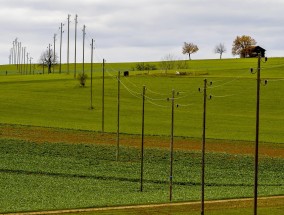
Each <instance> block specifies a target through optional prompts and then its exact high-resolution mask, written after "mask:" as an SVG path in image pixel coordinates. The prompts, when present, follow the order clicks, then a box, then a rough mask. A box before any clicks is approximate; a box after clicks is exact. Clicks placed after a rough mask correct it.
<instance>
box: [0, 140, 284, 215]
mask: <svg viewBox="0 0 284 215" xmlns="http://www.w3.org/2000/svg"><path fill="white" fill-rule="evenodd" d="M0 143H1V144H0V147H1V150H0V157H1V163H0V172H1V174H0V184H1V195H0V208H1V212H2V213H3V212H16V211H37V210H54V209H70V208H87V207H105V206H115V205H135V204H149V203H163V202H168V200H169V185H168V183H169V182H168V178H169V152H168V151H167V150H162V149H147V150H146V151H145V166H144V168H145V172H144V180H145V182H144V192H142V193H141V192H140V191H139V188H140V160H139V150H138V149H135V148H132V147H121V156H120V160H119V162H116V161H115V147H114V146H103V145H93V144H71V145H70V144H64V143H57V144H54V143H53V144H51V143H41V144H38V143H32V142H26V141H20V140H9V139H1V142H0ZM174 158H175V160H174V187H173V199H174V201H175V202H179V201H196V200H199V199H200V186H201V185H200V172H201V169H200V160H201V157H200V153H197V152H186V151H175V154H174ZM206 163H207V166H206V190H205V193H206V199H207V200H210V199H227V198H243V197H252V195H253V157H252V156H246V155H230V154H224V153H207V156H206ZM283 165H284V161H283V159H280V158H268V157H262V158H261V161H260V170H259V171H260V173H259V177H260V178H259V195H260V196H270V195H283V194H284V185H283V180H282V179H283V177H284V175H283V174H284V173H283V171H282V168H283Z"/></svg>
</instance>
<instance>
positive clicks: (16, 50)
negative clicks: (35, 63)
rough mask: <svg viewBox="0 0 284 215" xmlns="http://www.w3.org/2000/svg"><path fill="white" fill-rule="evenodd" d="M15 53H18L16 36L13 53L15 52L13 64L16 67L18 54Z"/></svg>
mask: <svg viewBox="0 0 284 215" xmlns="http://www.w3.org/2000/svg"><path fill="white" fill-rule="evenodd" d="M17 53H18V38H16V39H15V53H14V54H15V65H16V66H17V68H18V65H17V59H18V58H17V57H18V54H17Z"/></svg>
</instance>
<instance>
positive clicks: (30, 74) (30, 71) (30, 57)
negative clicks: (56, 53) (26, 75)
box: [30, 57, 33, 75]
mask: <svg viewBox="0 0 284 215" xmlns="http://www.w3.org/2000/svg"><path fill="white" fill-rule="evenodd" d="M32 59H33V58H32V57H30V75H31V74H32Z"/></svg>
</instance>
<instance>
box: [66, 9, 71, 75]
mask: <svg viewBox="0 0 284 215" xmlns="http://www.w3.org/2000/svg"><path fill="white" fill-rule="evenodd" d="M70 16H71V15H70V14H68V18H67V74H69V29H70Z"/></svg>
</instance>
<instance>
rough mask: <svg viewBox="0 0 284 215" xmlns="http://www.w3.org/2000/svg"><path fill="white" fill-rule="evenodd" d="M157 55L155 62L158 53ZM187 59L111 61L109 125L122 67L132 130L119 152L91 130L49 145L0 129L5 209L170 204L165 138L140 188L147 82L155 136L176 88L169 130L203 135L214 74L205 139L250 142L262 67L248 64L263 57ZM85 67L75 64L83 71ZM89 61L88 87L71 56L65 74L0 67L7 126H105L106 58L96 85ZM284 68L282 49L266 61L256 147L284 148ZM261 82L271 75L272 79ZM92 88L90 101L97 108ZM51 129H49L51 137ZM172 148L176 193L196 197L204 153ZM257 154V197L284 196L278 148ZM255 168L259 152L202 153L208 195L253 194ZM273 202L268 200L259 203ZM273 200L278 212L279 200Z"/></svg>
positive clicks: (126, 123)
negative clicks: (81, 137)
mask: <svg viewBox="0 0 284 215" xmlns="http://www.w3.org/2000/svg"><path fill="white" fill-rule="evenodd" d="M150 64H152V65H155V66H156V67H157V68H158V69H159V67H160V63H159V62H150ZM187 64H188V68H187V69H175V70H170V71H163V70H150V71H136V70H135V66H136V63H120V64H119V63H117V64H111V63H109V64H106V72H105V105H104V107H105V108H104V111H105V118H104V130H105V134H106V135H107V134H113V133H115V132H116V131H117V117H118V111H117V107H118V104H117V95H118V80H117V75H118V71H121V79H120V82H119V83H120V87H121V91H120V113H119V116H120V117H119V118H120V133H124V134H127V135H128V136H129V137H128V138H127V142H129V144H128V145H124V146H121V157H120V160H119V161H118V162H117V161H115V153H116V148H115V146H114V145H111V144H110V145H103V144H96V141H97V140H96V139H94V144H93V143H92V144H87V143H84V142H83V141H82V142H80V141H78V142H76V143H75V144H70V143H65V142H52V143H49V142H44V143H43V141H40V140H39V141H34V142H33V141H32V140H26V139H24V138H22V139H21V137H19V136H20V135H19V136H17V138H16V137H15V138H14V137H10V136H9V137H6V136H5V135H6V133H5V135H4V132H3V133H1V132H0V159H1V162H0V187H1V191H0V192H1V193H0V213H7V212H19V211H37V210H39V211H41V210H55V209H70V208H88V207H106V206H117V205H136V204H149V203H150V204H151V203H166V202H169V184H168V183H169V151H168V150H167V149H165V148H157V147H155V144H158V143H157V142H155V141H153V142H152V143H151V147H148V148H146V151H145V183H144V189H145V190H144V192H140V191H139V188H140V184H139V183H140V178H139V176H140V151H139V150H138V148H137V146H135V147H134V145H133V147H132V145H131V141H132V139H131V138H132V135H136V136H137V135H140V133H141V124H142V122H141V121H142V120H141V119H142V96H141V93H142V88H143V86H146V88H147V89H146V100H145V134H146V135H147V136H148V137H153V136H155V137H157V138H162V139H165V138H168V137H169V136H170V134H171V119H172V109H171V108H172V103H171V99H169V98H171V96H172V90H173V89H174V90H175V92H176V94H175V100H174V103H175V108H174V135H175V136H176V137H179V138H180V139H183V138H184V140H185V142H186V143H185V144H190V143H191V142H190V141H188V140H189V139H190V140H196V141H199V140H201V137H202V120H203V119H202V116H203V93H202V91H203V85H204V79H207V80H208V82H209V83H210V82H212V85H208V86H207V93H208V99H207V109H206V111H207V124H206V138H207V139H208V142H209V144H212V143H213V142H214V141H217V142H218V141H223V142H227V144H228V147H229V146H230V144H231V145H233V144H232V143H233V142H234V141H235V143H234V144H237V143H238V142H243V143H242V145H243V146H244V145H245V144H248V146H252V145H253V141H254V139H255V118H256V74H251V71H250V68H254V71H256V66H257V59H224V60H194V61H188V62H187ZM70 68H73V65H71V66H70ZM81 68H82V65H78V71H81V70H82V69H81ZM85 68H86V73H87V74H88V76H89V79H88V80H87V83H86V87H80V86H79V81H78V80H76V79H74V74H73V70H72V69H71V70H70V73H69V74H68V73H67V72H66V65H63V70H62V73H61V74H59V73H58V68H55V73H52V74H46V72H47V71H45V73H44V74H43V71H42V68H41V67H37V66H33V65H32V70H31V72H28V74H23V73H22V74H21V72H19V70H17V68H16V67H15V66H12V65H2V66H0V86H1V93H0V125H1V129H2V128H5V127H6V130H7V132H9V129H10V128H11V127H13V126H15V127H16V126H18V125H21V126H23V127H38V128H44V129H46V130H47V128H55V129H58V130H62V131H64V130H68V131H70V132H71V131H72V130H73V131H82V132H94V133H96V134H100V133H99V132H101V130H102V83H103V78H102V66H101V64H100V63H96V64H95V66H94V74H93V79H92V83H93V88H91V80H90V76H91V74H90V64H86V67H85ZM283 69H284V58H271V59H268V61H267V62H266V63H261V78H262V83H263V84H262V85H261V93H260V96H261V98H260V137H259V139H260V142H261V143H260V144H261V145H260V147H262V146H265V147H267V148H269V149H271V150H275V151H277V150H280V151H281V150H283V147H284V144H283V143H284V135H283V130H284V97H283V94H284V82H283V81H284V70H283ZM6 71H7V72H6ZM71 71H72V72H71ZM124 71H129V76H128V77H124V76H123V72H124ZM177 72H180V73H182V74H184V75H177V74H176V73H177ZM265 80H268V82H267V84H266V85H265V84H264V83H265ZM264 85H265V86H264ZM199 88H200V89H201V90H200V91H201V92H200V91H199ZM91 91H92V94H93V98H92V104H93V107H94V108H93V109H91V108H90V107H91V98H90V95H91ZM209 98H211V99H209ZM9 126H10V127H9ZM49 131H50V130H48V131H47V132H46V134H45V135H56V132H55V133H49ZM42 139H45V138H44V137H42ZM155 140H156V139H155ZM157 140H158V139H157ZM112 141H113V140H112ZM200 142H201V141H200ZM72 143H73V142H72ZM97 143H99V142H97ZM278 154H279V153H278ZM174 158H175V159H174V187H173V199H174V202H183V201H198V200H200V189H201V188H200V186H201V180H200V179H201V154H200V151H198V150H195V151H189V150H183V149H179V150H175V152H174ZM259 162H260V169H259V171H260V172H259V195H260V196H277V195H284V181H283V178H284V171H283V166H284V159H283V156H282V155H281V156H275V157H273V156H272V157H268V156H261V157H260V161H259ZM253 178H254V157H253V156H252V154H246V152H244V153H239V154H234V153H232V154H230V153H226V152H224V153H220V152H212V151H210V152H207V154H206V187H205V198H206V200H213V199H231V198H244V197H253V183H254V181H253ZM233 210H234V209H228V212H227V213H228V214H230V213H231V214H243V213H244V212H240V211H233ZM245 210H247V209H244V210H243V211H245ZM248 210H249V209H248ZM267 210H269V209H267V208H264V209H263V211H264V212H263V213H265V211H267ZM273 210H275V211H276V212H275V214H277V211H278V209H277V208H276V209H275V208H274V209H273ZM165 211H166V212H165V213H167V212H168V211H167V209H165ZM149 213H151V212H149ZM216 213H218V212H216ZM174 214H182V213H179V212H177V213H174ZM212 214H214V212H212Z"/></svg>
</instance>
